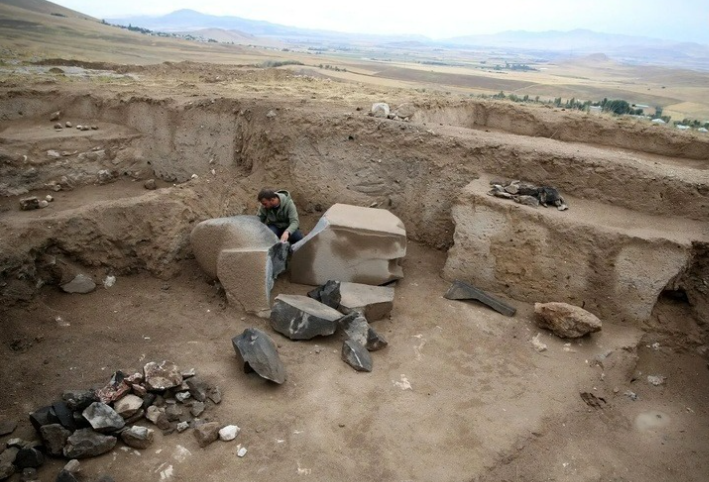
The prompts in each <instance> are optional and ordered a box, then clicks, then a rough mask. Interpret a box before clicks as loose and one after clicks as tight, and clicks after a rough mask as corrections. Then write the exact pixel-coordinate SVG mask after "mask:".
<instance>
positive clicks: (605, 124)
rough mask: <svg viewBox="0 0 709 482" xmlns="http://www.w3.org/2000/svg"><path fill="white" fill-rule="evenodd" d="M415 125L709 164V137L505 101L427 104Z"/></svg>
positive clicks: (415, 116)
mask: <svg viewBox="0 0 709 482" xmlns="http://www.w3.org/2000/svg"><path fill="white" fill-rule="evenodd" d="M420 107H421V108H420V109H419V110H418V111H417V113H416V114H415V115H414V117H413V120H414V121H415V122H419V123H422V124H426V125H430V126H440V125H450V126H460V127H465V128H485V127H487V128H491V129H500V130H503V131H506V132H509V133H513V134H519V135H524V136H531V137H546V138H550V139H556V140H561V141H564V142H582V143H586V144H596V145H601V146H609V147H618V148H622V149H629V150H633V151H638V152H646V153H650V154H659V155H662V156H669V157H681V158H685V159H697V160H709V136H703V135H694V134H692V133H688V132H680V131H678V130H676V129H674V128H672V127H670V126H661V125H654V124H651V123H649V122H647V121H636V120H634V119H630V118H623V117H620V118H610V119H608V118H601V117H597V116H594V115H589V114H585V113H581V112H578V111H566V112H560V111H558V110H557V111H553V109H539V108H536V107H535V108H529V107H527V106H524V105H523V104H522V105H520V104H515V105H513V104H510V103H506V102H480V101H468V102H461V103H460V104H459V105H450V104H445V105H439V104H436V103H428V104H424V105H421V106H420Z"/></svg>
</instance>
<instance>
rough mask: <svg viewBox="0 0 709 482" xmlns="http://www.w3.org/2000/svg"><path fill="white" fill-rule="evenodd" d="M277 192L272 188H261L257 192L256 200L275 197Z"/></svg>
mask: <svg viewBox="0 0 709 482" xmlns="http://www.w3.org/2000/svg"><path fill="white" fill-rule="evenodd" d="M277 197H278V194H276V191H274V190H273V189H261V191H259V193H258V200H259V201H261V200H262V199H273V198H277Z"/></svg>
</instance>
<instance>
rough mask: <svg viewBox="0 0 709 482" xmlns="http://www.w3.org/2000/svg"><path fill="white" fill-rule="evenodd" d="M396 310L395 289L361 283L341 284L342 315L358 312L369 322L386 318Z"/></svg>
mask: <svg viewBox="0 0 709 482" xmlns="http://www.w3.org/2000/svg"><path fill="white" fill-rule="evenodd" d="M393 308H394V288H392V287H389V286H370V285H365V284H361V283H349V282H347V281H343V282H342V283H340V306H339V310H340V311H341V312H342V313H352V312H354V311H357V312H359V313H362V314H363V315H364V317H365V318H367V321H369V322H371V321H377V320H381V319H382V318H385V317H386V316H388V315H389V314H390V313H391V310H392V309H393Z"/></svg>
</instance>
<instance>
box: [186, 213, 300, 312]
mask: <svg viewBox="0 0 709 482" xmlns="http://www.w3.org/2000/svg"><path fill="white" fill-rule="evenodd" d="M190 242H191V243H192V250H193V251H194V255H195V258H197V261H198V262H199V264H200V266H201V267H202V269H203V270H204V271H205V272H206V273H207V274H208V275H209V276H211V277H212V278H216V279H218V280H219V282H220V283H221V284H222V286H223V287H224V290H225V291H226V293H227V298H228V299H229V300H230V301H232V302H234V301H236V302H237V303H239V304H241V306H242V307H243V308H244V310H246V311H248V312H250V313H257V314H260V315H265V314H267V313H268V311H269V310H270V298H271V289H272V288H273V281H274V280H275V278H276V277H277V276H278V275H279V274H280V273H282V272H283V271H284V270H285V267H286V259H287V256H288V245H287V244H283V243H280V242H279V241H278V238H277V237H276V235H275V234H273V232H271V230H270V229H268V228H267V227H266V226H265V225H264V224H263V223H261V221H260V220H259V219H258V217H256V216H233V217H230V218H218V219H209V220H207V221H203V222H201V223H199V224H198V225H197V226H195V227H194V229H193V230H192V234H191V235H190Z"/></svg>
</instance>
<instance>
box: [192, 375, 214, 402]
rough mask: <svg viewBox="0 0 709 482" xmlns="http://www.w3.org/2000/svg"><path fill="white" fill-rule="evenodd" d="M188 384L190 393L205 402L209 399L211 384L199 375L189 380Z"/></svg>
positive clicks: (199, 400)
mask: <svg viewBox="0 0 709 482" xmlns="http://www.w3.org/2000/svg"><path fill="white" fill-rule="evenodd" d="M187 386H188V387H189V388H190V395H192V398H194V399H195V400H197V401H198V402H204V401H205V400H206V399H207V392H208V391H209V385H208V384H207V382H205V381H204V380H202V379H201V378H199V377H193V378H190V379H188V380H187Z"/></svg>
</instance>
